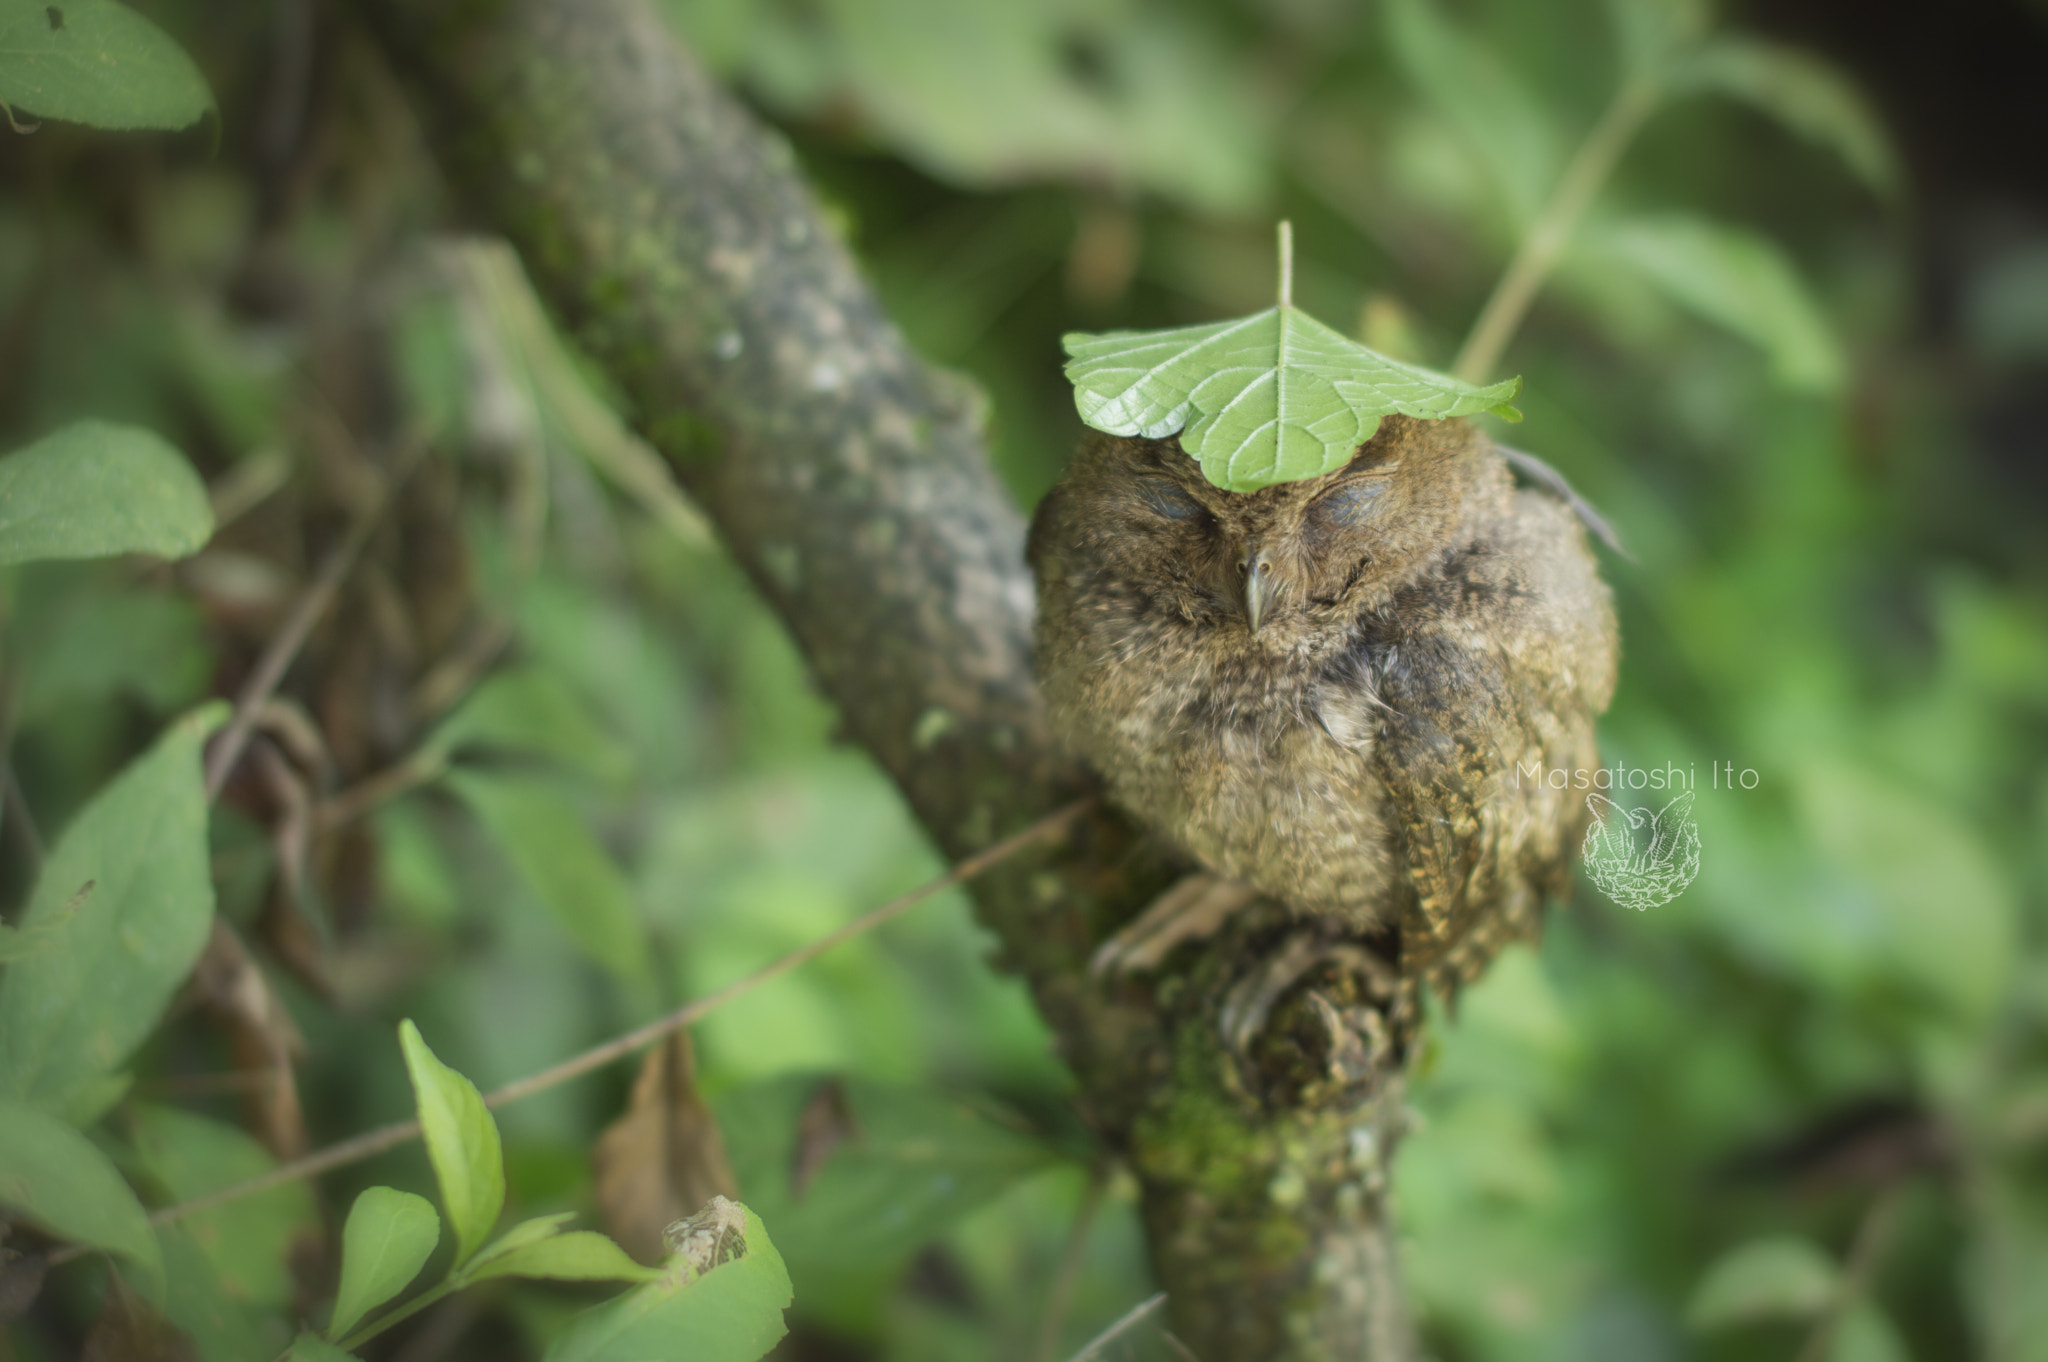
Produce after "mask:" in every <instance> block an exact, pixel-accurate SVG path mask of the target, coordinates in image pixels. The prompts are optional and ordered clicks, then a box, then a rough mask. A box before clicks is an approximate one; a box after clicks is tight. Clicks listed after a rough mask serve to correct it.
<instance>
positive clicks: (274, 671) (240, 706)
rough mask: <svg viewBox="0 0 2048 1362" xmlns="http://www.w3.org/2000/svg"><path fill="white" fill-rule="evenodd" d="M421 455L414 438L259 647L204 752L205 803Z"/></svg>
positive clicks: (225, 775)
mask: <svg viewBox="0 0 2048 1362" xmlns="http://www.w3.org/2000/svg"><path fill="white" fill-rule="evenodd" d="M425 451H426V442H425V441H424V440H421V439H417V438H415V439H414V440H412V441H411V442H410V443H409V445H408V447H407V448H406V450H405V452H404V453H403V454H402V455H400V457H399V460H398V465H397V466H396V467H395V468H393V469H392V471H391V474H390V476H389V477H388V478H386V479H385V481H384V484H383V486H382V487H381V488H380V489H379V491H378V493H377V495H376V496H375V497H373V498H371V499H370V500H369V502H368V503H367V504H366V505H364V506H363V507H362V508H361V509H359V510H358V511H357V512H356V515H355V518H354V519H353V520H352V521H350V523H349V527H348V533H347V534H346V535H345V536H343V538H342V541H341V542H340V543H339V544H337V545H335V546H334V551H333V552H331V553H329V554H328V555H327V561H326V562H324V563H322V564H321V565H320V571H319V572H318V573H317V574H315V575H314V578H313V580H312V581H311V582H308V583H307V584H306V589H305V590H304V591H303V592H301V593H300V594H299V599H298V600H297V601H296V602H294V603H293V605H292V609H291V613H290V614H289V615H287V616H286V617H285V621H284V624H283V626H282V627H280V628H279V629H278V631H277V632H276V633H275V634H273V635H272V636H271V639H270V642H269V643H267V644H265V645H264V647H263V654H262V656H261V657H259V658H258V659H257V661H256V670H255V671H253V672H251V673H250V674H249V679H248V680H247V681H245V682H244V683H243V684H242V691H241V694H240V695H238V696H236V697H235V713H234V717H233V718H231V719H229V720H228V724H227V727H226V728H224V729H222V730H221V734H220V737H219V738H217V739H216V740H215V741H214V744H213V748H212V750H211V751H210V752H208V754H207V759H206V798H207V802H208V803H211V802H212V801H213V800H215V799H217V798H219V796H220V790H221V786H223V785H225V784H226V783H227V778H228V772H230V771H232V770H233V769H234V767H235V762H236V761H238V760H240V758H241V755H242V748H243V747H245V746H246V745H247V744H248V741H249V733H250V731H251V730H252V729H253V728H254V727H255V725H256V711H257V710H259V709H261V708H262V706H263V702H264V701H265V700H268V699H269V698H270V694H271V692H272V691H274V690H276V689H277V686H278V683H279V682H280V681H282V680H284V674H285V672H286V670H287V669H289V668H290V667H291V665H292V659H293V658H295V657H297V656H298V655H299V649H300V648H301V647H303V646H304V645H305V642H306V635H308V634H309V633H311V632H312V631H313V625H314V623H315V622H316V621H317V620H318V619H319V618H320V616H321V615H322V614H324V613H326V610H327V607H328V605H329V603H331V602H332V601H333V599H334V593H335V592H336V591H338V590H340V589H341V584H342V581H343V580H344V579H345V578H347V576H348V573H349V569H350V568H352V567H354V566H355V562H356V557H357V555H359V554H360V553H361V552H362V549H363V545H364V544H366V543H368V542H369V539H370V532H371V531H372V530H374V529H376V528H377V522H378V521H380V520H381V519H383V516H384V511H385V508H387V507H388V506H390V504H391V501H392V498H393V497H394V496H396V495H397V492H398V486H399V484H400V483H402V482H404V481H405V478H406V476H407V475H408V474H409V473H411V472H412V470H413V467H414V466H415V465H416V464H417V463H418V462H419V458H420V455H421V454H423V453H425Z"/></svg>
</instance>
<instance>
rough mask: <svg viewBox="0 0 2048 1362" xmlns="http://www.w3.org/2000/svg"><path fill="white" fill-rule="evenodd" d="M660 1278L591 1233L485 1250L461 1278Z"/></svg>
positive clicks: (579, 1232) (577, 1232)
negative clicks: (498, 1249)
mask: <svg viewBox="0 0 2048 1362" xmlns="http://www.w3.org/2000/svg"><path fill="white" fill-rule="evenodd" d="M550 1218H551V1219H552V1218H553V1217H550ZM529 1223H530V1222H529ZM660 1275H661V1273H660V1272H658V1271H657V1270H655V1269H654V1268H651V1267H643V1266H641V1265H640V1264H639V1263H636V1262H634V1261H633V1260H632V1259H631V1258H628V1257H627V1256H626V1251H625V1250H624V1249H622V1248H620V1247H619V1246H618V1245H617V1244H615V1243H613V1242H612V1241H611V1240H609V1239H607V1238H606V1237H605V1236H603V1235H601V1234H597V1233H594V1232H592V1231H590V1230H569V1231H567V1232H566V1233H561V1234H549V1235H545V1236H543V1237H541V1238H538V1239H535V1240H533V1241H531V1242H529V1243H524V1244H517V1245H514V1246H512V1247H510V1248H506V1249H503V1250H500V1251H498V1252H495V1253H494V1252H491V1251H490V1250H485V1251H484V1252H483V1253H480V1254H478V1255H477V1259H476V1261H475V1262H474V1263H472V1264H470V1266H469V1269H468V1270H467V1271H465V1272H464V1273H463V1274H462V1276H463V1280H464V1281H465V1282H480V1281H483V1280H484V1279H485V1278H488V1277H552V1278H554V1279H556V1280H557V1281H565V1282H645V1281H652V1280H654V1279H655V1278H657V1277H659V1276H660Z"/></svg>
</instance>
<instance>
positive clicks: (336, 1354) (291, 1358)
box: [283, 1334, 357, 1362]
mask: <svg viewBox="0 0 2048 1362" xmlns="http://www.w3.org/2000/svg"><path fill="white" fill-rule="evenodd" d="M283 1362H357V1359H356V1355H355V1354H354V1353H348V1352H343V1351H342V1350H341V1349H339V1348H337V1347H335V1346H334V1345H333V1344H332V1343H329V1342H328V1341H327V1340H326V1339H324V1338H321V1337H320V1336H319V1335H317V1334H300V1335H299V1336H298V1337H297V1338H295V1339H293V1340H292V1346H291V1351H290V1352H288V1353H286V1354H285V1355H284V1359H283Z"/></svg>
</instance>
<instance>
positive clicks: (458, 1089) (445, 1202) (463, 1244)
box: [398, 1021, 505, 1268]
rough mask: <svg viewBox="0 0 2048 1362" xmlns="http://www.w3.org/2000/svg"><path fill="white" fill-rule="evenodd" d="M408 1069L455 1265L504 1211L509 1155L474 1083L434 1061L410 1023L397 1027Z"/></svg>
mask: <svg viewBox="0 0 2048 1362" xmlns="http://www.w3.org/2000/svg"><path fill="white" fill-rule="evenodd" d="M398 1043H399V1046H400V1048H401V1049H403V1050H404V1052H405V1071H406V1074H407V1075H408V1076H409V1077H410V1078H411V1079H412V1092H413V1101H414V1102H415V1103H417V1104H418V1107H419V1116H420V1126H421V1128H422V1129H423V1130H424V1131H425V1136H424V1138H425V1139H426V1142H427V1157H428V1158H429V1159H430V1160H432V1162H433V1165H434V1180H435V1181H436V1182H438V1183H439V1184H440V1186H441V1205H442V1206H443V1207H444V1208H445V1209H446V1210H447V1212H448V1223H449V1225H450V1226H451V1227H453V1229H454V1231H455V1265H456V1267H458V1268H459V1267H461V1266H462V1265H463V1264H464V1263H466V1262H468V1261H469V1259H470V1257H471V1256H472V1255H474V1254H475V1253H476V1251H477V1250H478V1249H479V1248H481V1247H482V1246H483V1242H484V1237H485V1236H486V1235H488V1234H489V1233H490V1232H491V1228H492V1227H493V1226H494V1225H496V1224H497V1223H498V1213H499V1212H500V1211H502V1210H503V1209H504V1208H505V1155H504V1147H503V1145H502V1144H501V1143H500V1141H499V1139H498V1123H497V1122H496V1121H493V1120H492V1119H491V1113H490V1109H489V1108H488V1107H486V1106H485V1105H484V1099H483V1095H482V1094H480V1093H479V1092H477V1090H476V1084H474V1083H472V1082H470V1081H469V1080H468V1079H466V1078H464V1077H463V1076H462V1075H461V1074H459V1073H457V1072H455V1070H453V1069H451V1068H449V1067H448V1066H447V1065H445V1064H443V1063H442V1062H441V1061H440V1060H438V1059H436V1058H434V1052H433V1051H432V1050H429V1049H428V1048H427V1043H426V1042H425V1041H424V1040H421V1039H420V1032H419V1028H418V1027H416V1026H414V1025H413V1024H412V1022H411V1021H406V1022H404V1023H402V1024H401V1025H400V1026H399V1028H398Z"/></svg>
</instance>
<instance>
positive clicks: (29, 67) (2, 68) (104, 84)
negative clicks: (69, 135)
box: [0, 0, 213, 129]
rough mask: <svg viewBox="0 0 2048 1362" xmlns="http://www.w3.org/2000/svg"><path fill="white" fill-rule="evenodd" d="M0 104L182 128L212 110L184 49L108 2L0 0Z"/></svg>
mask: <svg viewBox="0 0 2048 1362" xmlns="http://www.w3.org/2000/svg"><path fill="white" fill-rule="evenodd" d="M0 104H5V105H7V106H9V107H10V108H12V109H14V110H16V111H17V112H20V113H25V114H28V115H30V116H32V117H35V118H61V119H63V120H65V121H67V122H71V123H84V124H87V125H89V126H91V127H95V128H116V129H119V128H182V127H185V126H187V125H189V124H191V123H195V122H197V121H198V120H199V116H200V115H201V114H204V113H205V112H206V111H207V110H208V109H210V108H212V107H213V94H212V92H211V91H209V90H208V89H207V88H206V78H205V77H204V76H202V75H200V74H199V68H198V67H197V66H194V65H193V64H192V59H191V58H190V57H188V56H186V55H185V52H184V49H182V48H180V47H179V46H178V45H177V44H176V43H174V42H172V41H171V39H170V38H169V37H168V36H167V35H166V34H165V33H164V31H163V30H162V29H160V28H158V27H157V26H156V25H155V24H152V23H151V22H149V20H147V19H145V18H143V17H142V16H141V15H139V14H137V13H136V12H135V11H134V10H131V9H129V8H128V7H127V6H126V5H117V4H114V3H113V0H57V3H55V4H48V3H45V0H0Z"/></svg>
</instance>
